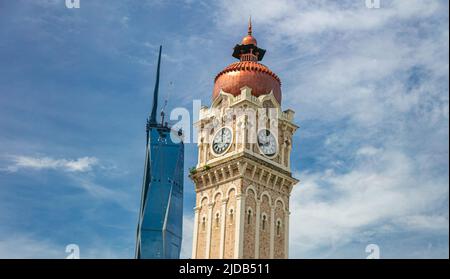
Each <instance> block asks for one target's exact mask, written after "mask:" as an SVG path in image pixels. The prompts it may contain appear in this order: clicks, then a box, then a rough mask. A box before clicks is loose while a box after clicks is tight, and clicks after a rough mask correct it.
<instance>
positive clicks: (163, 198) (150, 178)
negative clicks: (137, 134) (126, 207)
mask: <svg viewBox="0 0 450 279" xmlns="http://www.w3.org/2000/svg"><path fill="white" fill-rule="evenodd" d="M160 59H161V49H160V53H159V59H158V70H157V78H156V85H155V92H154V99H153V109H152V114H151V116H150V119H149V120H148V123H147V144H146V156H145V169H144V180H143V184H142V193H141V206H140V211H139V223H138V227H137V237H136V258H138V259H178V258H179V257H180V249H181V241H182V222H183V169H184V145H183V141H182V135H181V132H180V131H178V132H177V131H174V130H172V129H171V128H170V127H168V126H167V125H165V124H163V123H157V122H156V113H155V112H156V106H157V97H158V83H159V66H160Z"/></svg>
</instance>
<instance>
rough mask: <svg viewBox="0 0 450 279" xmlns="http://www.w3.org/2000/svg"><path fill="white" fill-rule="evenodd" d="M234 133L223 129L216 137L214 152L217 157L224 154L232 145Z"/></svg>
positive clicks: (228, 129)
mask: <svg viewBox="0 0 450 279" xmlns="http://www.w3.org/2000/svg"><path fill="white" fill-rule="evenodd" d="M232 138H233V136H232V133H231V130H230V128H227V127H223V128H222V129H220V130H219V131H218V132H217V133H216V135H215V136H214V139H213V143H212V150H213V151H214V153H215V154H216V155H220V154H223V153H224V152H225V151H226V150H227V149H228V147H229V146H230V145H231V141H232Z"/></svg>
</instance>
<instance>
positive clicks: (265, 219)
mask: <svg viewBox="0 0 450 279" xmlns="http://www.w3.org/2000/svg"><path fill="white" fill-rule="evenodd" d="M266 221H267V217H266V215H265V214H264V215H263V216H262V230H265V229H266Z"/></svg>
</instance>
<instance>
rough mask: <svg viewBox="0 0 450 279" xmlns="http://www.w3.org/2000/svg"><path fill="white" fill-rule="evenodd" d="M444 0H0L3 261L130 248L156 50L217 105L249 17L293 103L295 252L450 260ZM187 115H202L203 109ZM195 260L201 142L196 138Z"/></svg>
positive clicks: (165, 91)
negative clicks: (70, 4)
mask: <svg viewBox="0 0 450 279" xmlns="http://www.w3.org/2000/svg"><path fill="white" fill-rule="evenodd" d="M448 6H449V3H448V1H446V0H442V1H439V0H436V1H425V0H423V1H420V0H398V1H393V0H392V1H388V0H381V1H380V6H379V7H372V8H371V6H370V5H369V6H367V5H366V1H365V0H345V1H324V0H317V1H308V0H307V1H293V0H278V1H269V0H248V1H238V0H219V1H201V0H200V1H192V0H185V1H175V0H174V1H162V0H154V1H151V0H149V1H144V0H142V1H122V0H121V1H119V0H109V1H101V0H89V1H87V0H81V1H80V8H78V9H77V8H73V9H68V8H67V7H66V5H65V1H64V0H33V1H31V0H29V1H26V0H17V1H13V0H0V258H65V257H67V256H68V253H67V252H66V246H67V245H69V244H72V243H73V244H77V245H78V246H79V248H80V257H81V258H133V257H134V247H135V233H136V225H137V219H138V209H139V202H140V193H141V183H142V177H143V168H144V155H145V121H146V118H147V116H148V115H149V113H150V110H151V102H152V96H151V95H152V92H153V86H154V79H155V70H156V62H157V51H158V46H159V45H160V44H162V45H163V56H162V62H161V63H162V65H161V84H160V86H161V87H160V92H161V99H160V103H161V104H162V103H163V100H167V107H166V111H171V110H172V109H174V108H176V107H182V108H186V109H188V110H189V111H190V112H191V113H192V106H193V100H201V102H202V104H204V105H209V104H210V103H211V95H212V89H213V80H214V77H215V75H216V74H217V73H218V72H220V71H221V70H222V69H223V68H224V67H225V66H227V65H228V64H230V63H232V62H234V61H235V60H234V58H233V57H231V53H232V48H233V46H234V45H235V44H236V43H238V42H240V40H241V39H242V37H243V36H244V35H246V28H247V21H248V17H249V16H250V15H251V17H252V22H253V35H254V36H255V37H256V39H257V40H258V46H259V47H262V48H264V49H266V50H267V52H266V55H265V57H264V60H263V61H262V63H264V64H265V65H267V66H269V67H270V68H271V70H273V71H274V72H275V73H277V75H278V76H279V77H280V78H281V80H282V92H283V93H282V94H283V103H282V107H283V109H288V108H289V109H292V110H294V111H295V112H296V115H295V123H296V124H298V125H299V126H300V129H299V130H298V131H297V133H296V134H295V137H294V140H293V151H292V159H291V161H292V162H293V164H292V172H293V175H294V176H295V177H296V178H298V179H299V180H300V183H299V184H297V185H296V186H295V187H294V189H293V191H292V194H291V202H290V211H291V215H290V218H291V219H290V244H289V245H290V250H289V253H290V257H291V258H361V259H362V258H366V257H367V256H368V255H369V253H367V252H366V247H367V246H368V245H369V244H375V245H377V247H378V248H379V252H380V257H381V258H448V257H449V95H448V91H449V62H448V61H449V13H448V9H449V7H448ZM191 115H192V114H191ZM185 149H186V152H185V173H186V175H185V180H184V217H183V218H184V228H183V247H182V252H181V256H182V257H183V258H189V257H190V255H191V245H192V231H193V225H192V223H193V207H194V203H195V200H194V198H195V196H194V188H193V184H192V182H191V181H190V179H189V178H188V177H187V174H188V169H189V168H190V167H192V166H195V165H196V160H197V150H196V144H194V143H188V144H186V146H185Z"/></svg>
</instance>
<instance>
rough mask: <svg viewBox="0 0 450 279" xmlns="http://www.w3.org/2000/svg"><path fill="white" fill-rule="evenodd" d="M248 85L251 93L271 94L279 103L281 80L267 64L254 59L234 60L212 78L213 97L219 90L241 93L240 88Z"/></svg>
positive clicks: (234, 93) (258, 94) (217, 94)
mask: <svg viewBox="0 0 450 279" xmlns="http://www.w3.org/2000/svg"><path fill="white" fill-rule="evenodd" d="M244 86H248V87H250V88H251V89H252V95H254V96H256V97H258V96H261V95H265V94H269V93H270V92H271V91H273V95H274V97H275V99H276V100H277V101H278V103H280V104H281V81H280V78H279V77H278V76H277V75H276V74H275V73H274V72H272V71H271V70H270V69H269V68H268V67H267V66H265V65H263V64H261V63H258V62H256V61H240V62H235V63H233V64H231V65H229V66H228V67H226V68H225V69H223V70H222V71H221V72H220V73H219V74H217V76H216V78H215V79H214V91H213V99H215V98H216V97H217V96H219V93H220V90H223V91H225V92H226V93H230V94H232V95H234V96H237V95H240V94H241V88H242V87H244Z"/></svg>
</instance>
